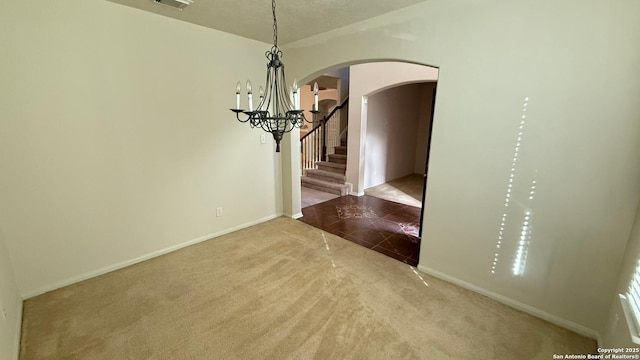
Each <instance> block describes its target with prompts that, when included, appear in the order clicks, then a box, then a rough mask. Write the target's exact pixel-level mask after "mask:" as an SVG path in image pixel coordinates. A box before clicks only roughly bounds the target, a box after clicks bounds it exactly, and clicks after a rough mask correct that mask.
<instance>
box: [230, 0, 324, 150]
mask: <svg viewBox="0 0 640 360" xmlns="http://www.w3.org/2000/svg"><path fill="white" fill-rule="evenodd" d="M271 10H272V12H273V47H272V48H271V50H269V51H267V52H266V53H265V56H266V57H267V59H268V60H269V61H268V62H267V82H266V84H265V87H264V88H263V87H262V86H260V90H259V96H260V98H259V100H258V106H257V107H256V108H255V109H254V108H253V93H252V87H251V81H249V80H247V98H248V105H249V109H248V110H244V109H241V108H240V91H241V90H242V89H241V85H240V82H239V81H238V84H237V86H236V108H235V109H230V110H231V111H233V112H234V113H236V118H237V119H238V121H240V122H241V123H246V122H248V123H249V125H250V126H251V127H252V128H254V127H258V128H262V130H264V131H266V132H268V133H271V134H272V135H273V140H275V142H276V152H280V140H282V137H283V135H284V134H285V133H288V132H290V131H291V130H293V129H294V128H300V127H302V124H303V123H304V122H305V121H307V122H310V121H308V120H307V119H306V118H305V116H304V110H301V109H300V88H298V83H297V81H295V80H294V82H293V85H292V86H291V88H288V87H287V83H286V81H285V77H284V64H283V63H282V61H281V60H280V58H281V57H282V50H280V49H279V48H278V23H277V21H276V1H275V0H272V1H271ZM313 91H314V105H313V109H312V110H311V111H310V112H311V113H312V114H313V120H314V121H315V120H316V118H317V116H318V84H317V83H316V84H314V87H313ZM241 114H243V115H241Z"/></svg>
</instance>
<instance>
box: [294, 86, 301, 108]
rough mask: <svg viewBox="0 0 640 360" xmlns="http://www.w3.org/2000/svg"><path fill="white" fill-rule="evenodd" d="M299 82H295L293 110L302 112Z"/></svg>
mask: <svg viewBox="0 0 640 360" xmlns="http://www.w3.org/2000/svg"><path fill="white" fill-rule="evenodd" d="M298 90H299V88H298V80H296V79H294V80H293V108H294V110H300V92H299V91H298Z"/></svg>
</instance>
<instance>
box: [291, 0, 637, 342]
mask: <svg viewBox="0 0 640 360" xmlns="http://www.w3.org/2000/svg"><path fill="white" fill-rule="evenodd" d="M638 13H640V2H638V1H635V0H622V1H616V2H611V1H606V0H588V1H582V0H581V1H578V0H567V1H562V2H557V1H542V2H541V1H534V0H525V1H517V2H513V1H506V0H493V1H489V2H482V3H479V2H477V1H471V0H462V1H455V2H452V1H447V0H432V1H426V2H423V3H420V4H418V5H415V6H411V7H408V8H405V9H402V10H399V11H396V12H392V13H389V14H386V15H383V16H380V17H377V18H374V19H370V20H366V21H363V22H360V23H358V24H354V25H351V26H347V27H344V28H341V29H338V30H335V31H331V32H328V33H325V34H322V35H318V36H315V37H312V38H308V39H305V40H304V41H300V42H296V43H293V44H289V45H288V46H287V47H286V48H285V51H286V53H287V56H288V57H289V58H290V59H295V61H293V62H290V63H289V64H287V65H288V68H287V70H288V71H290V72H291V74H294V75H295V76H298V77H304V76H306V74H313V73H316V72H318V71H323V69H327V68H329V69H331V68H333V67H342V66H345V64H352V63H354V62H362V61H366V60H367V59H387V60H388V59H398V60H406V61H412V62H417V63H422V64H430V65H435V66H439V68H440V74H439V78H438V96H437V99H436V105H435V106H436V107H435V119H434V127H433V129H432V131H433V136H432V146H431V155H430V156H431V158H430V164H429V168H430V171H429V184H428V186H427V195H426V196H427V199H426V204H427V205H426V209H425V213H424V216H425V217H424V223H423V229H424V240H423V243H422V248H421V256H420V269H422V270H424V271H429V272H430V273H432V274H436V275H438V276H441V277H443V278H446V279H449V280H451V281H455V282H457V283H459V284H461V285H464V286H467V287H469V288H472V289H474V290H476V291H479V292H482V293H485V294H488V295H490V296H492V297H494V298H497V299H500V300H501V301H504V302H506V303H510V304H511V305H513V306H517V307H519V308H521V309H524V310H526V311H529V312H531V313H534V314H536V315H538V316H541V317H544V318H546V319H548V320H550V321H553V322H556V323H560V324H562V325H564V326H566V327H569V328H572V329H574V330H576V331H579V332H581V333H584V334H588V335H590V336H593V337H596V336H597V335H598V333H599V332H601V331H602V330H603V328H604V327H605V323H606V321H607V317H608V312H609V306H610V303H611V299H612V297H613V295H614V293H615V291H616V290H617V287H616V284H617V281H618V275H619V270H620V265H621V261H622V257H623V253H624V250H625V246H626V242H627V239H628V234H629V230H630V228H631V225H632V222H633V219H634V216H635V211H636V206H637V204H638V200H639V198H640V193H639V189H638V186H637V185H638V183H640V149H639V146H640V145H639V144H640V121H638V114H640V102H638V101H637V99H638V98H640V82H638V79H639V78H640V67H638V66H637V65H638V64H639V63H640V35H639V34H640V22H638V21H637V16H636V14H638ZM318 54H322V55H321V56H318ZM596 68H597V69H603V72H602V73H600V74H599V76H598V80H597V83H594V78H593V69H596ZM351 75H352V82H353V73H352V74H351ZM525 99H527V101H526V106H527V107H526V111H524V106H525ZM357 103H358V101H357V100H356V99H355V98H353V93H352V102H351V105H352V106H354V105H357ZM523 115H525V116H526V124H525V125H524V127H523V128H522V129H520V124H521V120H522V116H523ZM351 121H353V119H352V118H351V119H350V122H351ZM520 130H523V134H522V135H521V136H520V137H521V144H520V146H519V147H518V149H516V144H517V143H518V136H519V133H520ZM349 135H350V136H351V129H350V133H349ZM349 151H350V152H351V151H353V147H352V146H351V144H350V148H349ZM516 151H517V152H518V160H517V164H516V166H515V167H514V166H513V158H514V154H515V153H516ZM356 159H357V158H356ZM354 165H356V166H357V164H354V163H352V162H350V163H349V167H352V166H354ZM512 169H513V170H512ZM511 175H514V178H513V179H514V180H513V185H512V188H511V192H510V193H509V199H510V200H509V206H505V200H506V198H507V196H506V195H507V193H508V191H507V190H508V189H509V187H508V185H509V184H510V182H509V179H510V178H511ZM534 180H535V181H536V184H537V187H536V189H535V198H534V199H533V200H530V199H529V192H530V189H531V184H532V182H533V181H534ZM287 191H288V189H285V192H287ZM527 211H530V212H532V213H533V216H534V218H533V219H534V220H532V222H533V224H532V226H531V235H532V236H531V239H530V241H528V242H527V243H526V244H525V245H526V246H527V248H526V249H527V257H526V261H524V263H525V266H524V271H523V273H522V274H518V275H517V274H514V271H513V268H514V264H517V260H518V251H519V240H520V239H519V234H520V232H521V231H522V224H523V219H524V216H525V214H526V212H527ZM503 216H505V221H504V222H505V224H504V226H503V227H504V229H503V230H502V231H503V234H502V235H500V231H501V230H500V227H501V225H500V224H501V223H502V217H503ZM499 236H502V238H501V244H500V245H501V247H500V248H498V241H499V238H498V237H499ZM496 254H497V255H496ZM521 260H523V259H521ZM494 261H496V269H495V271H494V272H493V273H492V271H491V270H492V266H493V263H494ZM521 263H522V261H521ZM520 265H522V264H520Z"/></svg>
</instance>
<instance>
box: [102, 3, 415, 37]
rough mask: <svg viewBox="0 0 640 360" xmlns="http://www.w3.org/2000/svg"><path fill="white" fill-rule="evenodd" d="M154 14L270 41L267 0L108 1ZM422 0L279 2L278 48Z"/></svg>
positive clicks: (270, 27) (270, 30)
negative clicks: (180, 6) (179, 4)
mask: <svg viewBox="0 0 640 360" xmlns="http://www.w3.org/2000/svg"><path fill="white" fill-rule="evenodd" d="M109 1H111V2H114V3H118V4H123V5H127V6H131V7H134V8H138V9H142V10H145V11H149V12H153V13H156V14H160V15H164V16H168V17H172V18H175V19H179V20H183V21H187V22H190V23H193V24H198V25H202V26H206V27H210V28H212V29H217V30H221V31H224V32H228V33H231V34H236V35H240V36H244V37H246V38H250V39H255V40H259V41H264V42H267V43H272V42H273V20H272V15H271V1H270V0H195V3H194V4H193V5H190V6H189V7H187V8H185V9H184V10H177V9H174V8H172V7H169V6H165V5H160V4H156V3H154V2H153V0H109ZM423 1H425V0H279V1H277V2H276V15H277V18H278V45H283V44H286V43H288V42H292V41H295V40H299V39H304V38H306V37H308V36H311V35H315V34H320V33H323V32H325V31H328V30H331V29H336V28H339V27H342V26H345V25H349V24H352V23H355V22H357V21H361V20H364V19H368V18H371V17H374V16H377V15H382V14H384V13H387V12H389V11H393V10H396V9H400V8H403V7H407V6H410V5H413V4H417V3H420V2H423Z"/></svg>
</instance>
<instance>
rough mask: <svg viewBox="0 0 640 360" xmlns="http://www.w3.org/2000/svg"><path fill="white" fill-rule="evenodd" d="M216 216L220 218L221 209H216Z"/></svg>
mask: <svg viewBox="0 0 640 360" xmlns="http://www.w3.org/2000/svg"><path fill="white" fill-rule="evenodd" d="M216 216H218V217H220V216H222V208H221V207H219V208H217V209H216Z"/></svg>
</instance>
